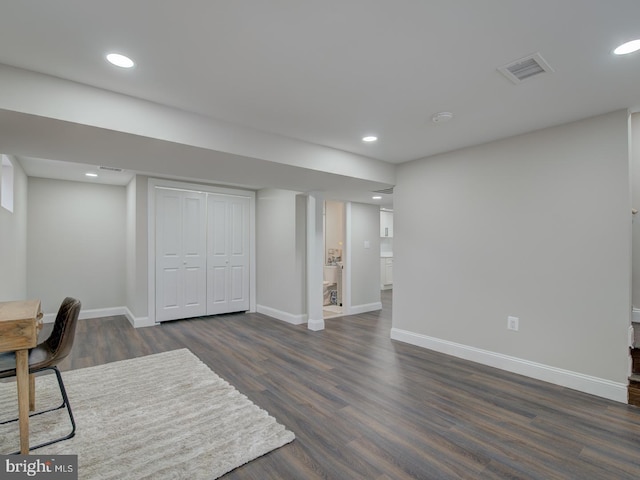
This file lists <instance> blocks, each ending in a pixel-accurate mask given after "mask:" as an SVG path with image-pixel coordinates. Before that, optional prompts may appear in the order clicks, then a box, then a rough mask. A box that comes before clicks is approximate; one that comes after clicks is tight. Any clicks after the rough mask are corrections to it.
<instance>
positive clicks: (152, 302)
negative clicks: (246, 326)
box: [147, 178, 256, 325]
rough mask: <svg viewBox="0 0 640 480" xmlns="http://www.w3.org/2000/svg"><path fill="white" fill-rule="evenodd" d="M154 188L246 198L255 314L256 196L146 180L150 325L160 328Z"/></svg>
mask: <svg viewBox="0 0 640 480" xmlns="http://www.w3.org/2000/svg"><path fill="white" fill-rule="evenodd" d="M156 187H161V188H174V189H176V190H187V191H193V192H203V193H221V194H225V195H237V196H241V197H249V198H250V201H249V252H250V256H251V260H250V265H249V276H250V278H249V311H250V312H255V311H256V261H255V260H256V229H255V225H256V194H255V192H254V191H251V190H241V189H232V188H226V187H217V186H214V185H203V184H198V183H186V182H178V181H175V180H165V179H161V178H149V179H148V183H147V274H148V277H147V278H148V280H147V285H148V294H147V300H148V302H147V304H148V307H147V308H148V319H149V322H150V323H151V324H153V325H159V322H157V321H156V276H155V275H156V262H155V258H156V246H155V245H156V241H155V240H156V238H155V237H156V200H155V197H156V195H155V194H156V191H155V190H156Z"/></svg>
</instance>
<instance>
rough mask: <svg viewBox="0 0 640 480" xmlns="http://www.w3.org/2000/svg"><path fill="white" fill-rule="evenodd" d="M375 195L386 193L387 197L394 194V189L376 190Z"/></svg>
mask: <svg viewBox="0 0 640 480" xmlns="http://www.w3.org/2000/svg"><path fill="white" fill-rule="evenodd" d="M373 193H385V194H387V195H391V194H392V193H393V187H389V188H384V189H382V190H374V191H373Z"/></svg>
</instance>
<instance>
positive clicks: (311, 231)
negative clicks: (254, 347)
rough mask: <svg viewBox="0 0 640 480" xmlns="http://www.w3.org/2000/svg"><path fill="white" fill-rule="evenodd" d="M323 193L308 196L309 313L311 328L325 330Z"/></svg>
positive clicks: (313, 193) (309, 325) (309, 327)
mask: <svg viewBox="0 0 640 480" xmlns="http://www.w3.org/2000/svg"><path fill="white" fill-rule="evenodd" d="M323 207H324V198H323V196H322V194H321V193H318V192H311V193H309V194H308V196H307V315H308V323H307V328H308V329H309V330H314V331H317V330H324V318H322V272H323V271H322V267H323V265H324V238H323V235H324V229H323V224H322V210H323Z"/></svg>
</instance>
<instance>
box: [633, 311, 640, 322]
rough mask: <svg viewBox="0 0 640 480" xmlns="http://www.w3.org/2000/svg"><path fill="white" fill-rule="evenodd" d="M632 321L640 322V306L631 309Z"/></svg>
mask: <svg viewBox="0 0 640 480" xmlns="http://www.w3.org/2000/svg"><path fill="white" fill-rule="evenodd" d="M631 321H632V322H635V323H640V308H635V307H633V310H632V311H631Z"/></svg>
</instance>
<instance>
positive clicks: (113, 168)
mask: <svg viewBox="0 0 640 480" xmlns="http://www.w3.org/2000/svg"><path fill="white" fill-rule="evenodd" d="M98 168H99V169H100V170H106V171H108V172H123V171H124V170H122V169H121V168H115V167H105V166H103V165H100V166H99V167H98Z"/></svg>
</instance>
